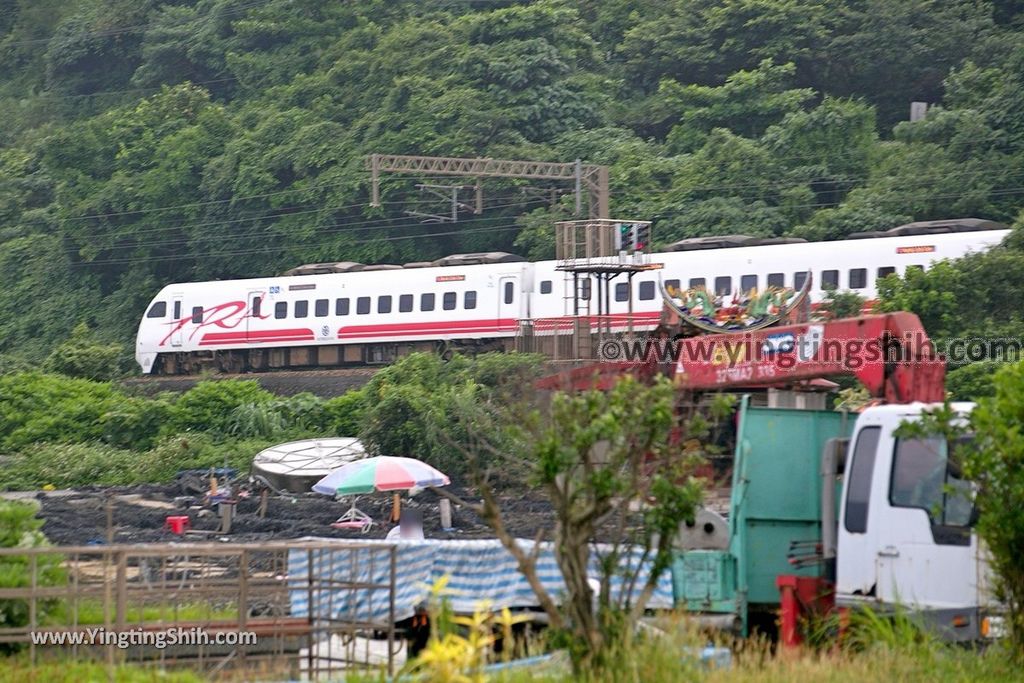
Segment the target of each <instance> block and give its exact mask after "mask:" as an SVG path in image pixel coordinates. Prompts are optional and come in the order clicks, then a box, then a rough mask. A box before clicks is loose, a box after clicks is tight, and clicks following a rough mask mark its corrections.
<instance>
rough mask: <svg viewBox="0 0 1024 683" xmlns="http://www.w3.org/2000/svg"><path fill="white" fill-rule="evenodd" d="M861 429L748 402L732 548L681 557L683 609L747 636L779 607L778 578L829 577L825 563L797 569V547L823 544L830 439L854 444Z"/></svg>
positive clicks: (678, 573)
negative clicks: (758, 617)
mask: <svg viewBox="0 0 1024 683" xmlns="http://www.w3.org/2000/svg"><path fill="white" fill-rule="evenodd" d="M853 424H854V419H853V418H852V417H850V416H848V415H847V414H846V413H839V412H834V411H823V410H793V409H784V408H756V407H751V406H750V405H749V397H746V396H744V397H743V400H742V402H741V405H740V414H739V423H738V429H737V435H736V451H735V459H734V462H733V476H732V492H731V495H730V502H729V519H728V522H729V548H728V550H686V551H681V552H680V553H679V554H678V556H677V557H676V558H675V561H674V563H673V567H672V578H673V585H674V592H675V600H676V604H677V605H679V606H681V607H683V606H685V607H686V609H687V610H688V611H690V612H692V613H699V614H702V615H705V616H708V617H715V616H716V615H717V616H719V617H722V618H726V619H728V618H729V617H732V620H731V621H732V627H733V628H736V629H737V630H739V631H740V632H741V633H742V634H743V635H746V633H747V630H748V626H749V620H750V614H751V613H752V612H755V611H756V612H774V610H775V609H777V608H778V605H779V589H778V587H777V586H776V583H775V579H776V577H777V576H779V575H780V574H796V575H802V576H822V575H823V573H824V571H825V568H824V565H823V564H822V563H816V564H809V565H807V566H803V567H794V565H793V564H791V563H790V561H789V553H790V549H791V547H792V544H793V543H794V542H796V543H798V544H799V543H801V542H802V543H805V544H807V545H808V546H814V545H815V544H818V543H820V542H821V539H822V533H821V525H822V515H821V500H822V496H821V487H822V476H821V457H822V452H823V450H824V448H825V445H826V443H827V442H828V441H829V440H830V439H834V438H844V437H849V435H850V432H851V431H852V428H853ZM833 485H835V484H833ZM835 499H838V497H836V498H835Z"/></svg>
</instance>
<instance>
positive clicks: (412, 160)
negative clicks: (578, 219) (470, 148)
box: [366, 154, 609, 218]
mask: <svg viewBox="0 0 1024 683" xmlns="http://www.w3.org/2000/svg"><path fill="white" fill-rule="evenodd" d="M366 165H367V168H368V169H369V170H370V179H371V181H372V198H371V204H372V205H373V206H380V174H381V173H419V174H423V175H436V176H468V177H473V178H524V179H530V180H559V181H572V182H573V183H574V190H575V196H576V214H577V215H578V216H582V214H583V192H584V190H585V191H586V192H587V195H588V202H587V205H588V214H589V216H590V217H591V218H608V211H609V209H608V196H609V195H608V167H607V166H598V165H596V164H584V163H583V162H582V161H580V160H579V159H577V160H576V161H575V162H570V163H557V162H550V161H516V160H510V159H482V158H476V159H464V158H458V157H425V156H412V155H406V154H371V155H370V156H369V157H367V158H366ZM478 206H479V200H478Z"/></svg>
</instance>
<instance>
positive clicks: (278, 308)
mask: <svg viewBox="0 0 1024 683" xmlns="http://www.w3.org/2000/svg"><path fill="white" fill-rule="evenodd" d="M274 317H275V318H287V317H288V302H287V301H278V302H277V303H276V304H274Z"/></svg>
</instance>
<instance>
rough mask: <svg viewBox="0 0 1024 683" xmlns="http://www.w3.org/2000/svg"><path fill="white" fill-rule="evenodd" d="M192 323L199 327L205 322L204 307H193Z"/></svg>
mask: <svg viewBox="0 0 1024 683" xmlns="http://www.w3.org/2000/svg"><path fill="white" fill-rule="evenodd" d="M192 322H194V323H196V324H197V325H198V324H200V323H202V322H203V307H202V306H193V307H192Z"/></svg>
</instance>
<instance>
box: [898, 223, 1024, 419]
mask: <svg viewBox="0 0 1024 683" xmlns="http://www.w3.org/2000/svg"><path fill="white" fill-rule="evenodd" d="M1022 236H1024V224H1022V223H1021V222H1020V221H1018V223H1017V224H1016V225H1015V228H1014V231H1013V233H1011V235H1010V237H1009V238H1008V239H1007V240H1006V241H1005V243H1004V244H1002V245H1001V246H999V247H997V248H994V249H991V250H990V251H987V252H984V253H975V254H969V255H967V256H965V257H964V258H961V259H957V260H955V261H949V262H944V263H940V264H937V265H935V266H934V267H932V268H930V269H928V270H927V271H923V272H922V271H919V270H908V271H907V274H906V276H905V277H904V278H902V279H900V278H896V277H888V278H885V279H884V280H882V281H881V282H880V284H879V288H878V289H879V295H880V299H881V302H882V303H881V308H882V309H883V310H888V311H912V312H914V313H916V314H917V315H918V316H919V317H920V318H921V323H922V324H923V325H924V328H925V330H927V331H928V334H929V336H930V337H931V338H932V339H934V340H935V341H936V343H937V346H938V349H939V350H940V351H941V352H943V353H944V354H945V355H946V356H947V357H948V358H949V365H948V373H947V382H946V388H947V390H949V391H950V392H951V393H952V395H953V398H954V399H957V400H968V399H973V398H977V397H980V396H987V395H990V394H991V393H992V382H991V375H992V373H993V372H994V371H995V370H996V369H998V367H1000V365H1001V364H1004V363H1007V362H1016V361H1018V360H1022V359H1024V299H1021V297H1020V295H1019V292H1021V291H1022V290H1024V239H1022Z"/></svg>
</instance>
